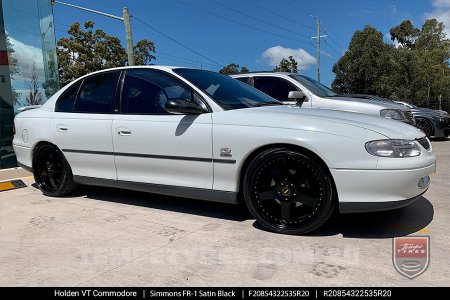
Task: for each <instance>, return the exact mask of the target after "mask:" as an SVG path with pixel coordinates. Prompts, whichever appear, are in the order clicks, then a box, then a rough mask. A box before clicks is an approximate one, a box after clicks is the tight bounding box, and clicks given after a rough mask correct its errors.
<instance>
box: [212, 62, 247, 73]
mask: <svg viewBox="0 0 450 300" xmlns="http://www.w3.org/2000/svg"><path fill="white" fill-rule="evenodd" d="M248 72H250V70H249V69H248V68H247V67H242V68H241V69H240V70H239V65H237V64H234V63H231V64H229V65H228V66H225V67H223V68H222V69H220V70H219V73H220V74H223V75H233V74H238V73H248Z"/></svg>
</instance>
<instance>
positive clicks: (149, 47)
mask: <svg viewBox="0 0 450 300" xmlns="http://www.w3.org/2000/svg"><path fill="white" fill-rule="evenodd" d="M133 51H134V60H135V62H134V63H135V64H136V66H144V65H148V64H149V63H150V61H151V60H152V59H156V57H155V56H154V55H153V54H152V53H155V45H154V44H153V42H151V41H149V40H146V39H144V40H140V41H139V42H137V43H136V45H135V46H134V47H133Z"/></svg>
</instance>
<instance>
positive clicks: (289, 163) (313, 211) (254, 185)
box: [243, 148, 336, 234]
mask: <svg viewBox="0 0 450 300" xmlns="http://www.w3.org/2000/svg"><path fill="white" fill-rule="evenodd" d="M243 193H244V198H245V203H246V204H247V207H248V209H249V210H250V212H251V214H252V215H253V216H254V217H255V219H256V220H257V221H258V222H259V223H260V224H261V225H262V226H264V227H265V228H266V229H268V230H270V231H273V232H278V233H285V234H306V233H309V232H311V231H313V230H315V229H317V228H318V227H320V226H321V225H322V224H324V223H325V222H326V221H327V220H328V218H329V217H330V216H331V214H332V213H333V211H334V208H335V202H336V201H335V199H334V198H335V197H334V195H335V192H334V188H333V184H332V181H331V175H330V173H329V171H328V169H327V168H326V167H323V166H322V165H321V164H319V163H317V162H316V161H315V160H314V159H312V158H311V157H308V156H307V155H305V154H302V153H299V152H295V151H292V150H289V149H285V148H277V149H270V150H267V151H264V152H262V153H261V154H259V155H258V156H257V157H256V158H255V159H254V160H253V161H252V162H251V164H250V165H249V167H248V169H247V170H246V173H245V176H244V185H243Z"/></svg>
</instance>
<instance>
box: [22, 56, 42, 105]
mask: <svg viewBox="0 0 450 300" xmlns="http://www.w3.org/2000/svg"><path fill="white" fill-rule="evenodd" d="M26 101H27V105H40V104H42V94H41V91H39V78H38V75H37V72H36V66H35V65H33V68H32V69H31V74H30V91H29V92H28V96H27V97H26Z"/></svg>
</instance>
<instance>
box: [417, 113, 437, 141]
mask: <svg viewBox="0 0 450 300" xmlns="http://www.w3.org/2000/svg"><path fill="white" fill-rule="evenodd" d="M416 127H417V128H419V129H420V130H422V131H423V133H425V134H426V135H427V137H431V136H432V135H433V133H434V128H433V124H431V122H430V121H428V120H427V119H425V118H416Z"/></svg>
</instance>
